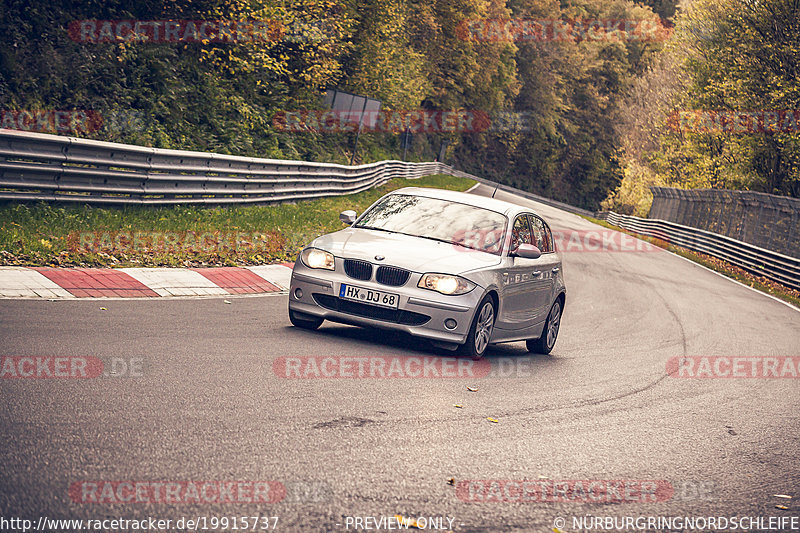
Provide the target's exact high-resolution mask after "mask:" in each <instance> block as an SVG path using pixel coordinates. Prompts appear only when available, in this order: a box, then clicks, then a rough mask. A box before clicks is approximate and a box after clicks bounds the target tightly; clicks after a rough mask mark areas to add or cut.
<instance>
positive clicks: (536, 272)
mask: <svg viewBox="0 0 800 533" xmlns="http://www.w3.org/2000/svg"><path fill="white" fill-rule="evenodd" d="M541 273H542V271H541V270H535V271H534V272H533V275H534V276H538V275H539V274H541Z"/></svg>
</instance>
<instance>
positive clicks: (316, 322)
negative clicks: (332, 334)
mask: <svg viewBox="0 0 800 533" xmlns="http://www.w3.org/2000/svg"><path fill="white" fill-rule="evenodd" d="M305 316H308V315H305ZM289 321H290V322H291V323H292V325H294V326H296V327H298V328H303V329H311V330H314V329H317V328H318V327H320V326H321V325H322V323H323V322H324V321H325V319H324V318H301V317H300V316H299V315H298V313H295V312H294V311H292V310H290V311H289Z"/></svg>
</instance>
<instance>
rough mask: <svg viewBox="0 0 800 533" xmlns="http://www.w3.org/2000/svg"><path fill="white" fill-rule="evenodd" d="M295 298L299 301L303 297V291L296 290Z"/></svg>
mask: <svg viewBox="0 0 800 533" xmlns="http://www.w3.org/2000/svg"><path fill="white" fill-rule="evenodd" d="M294 297H295V298H297V299H298V300H299V299H300V298H302V297H303V289H300V288H297V289H295V290H294Z"/></svg>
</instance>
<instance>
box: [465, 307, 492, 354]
mask: <svg viewBox="0 0 800 533" xmlns="http://www.w3.org/2000/svg"><path fill="white" fill-rule="evenodd" d="M496 315H497V313H496V310H495V307H494V300H492V297H491V296H489V295H488V294H487V295H486V296H484V297H483V300H481V303H480V305H478V310H477V311H476V312H475V318H473V319H472V326H471V327H470V328H469V335H467V342H465V343H464V344H462V345H461V348H460V351H461V354H462V355H466V356H469V357H471V358H472V360H473V361H477V360H479V359H481V358H483V356H484V354H485V353H486V349H487V348H488V347H489V341H491V339H492V330H493V329H494V320H495V316H496Z"/></svg>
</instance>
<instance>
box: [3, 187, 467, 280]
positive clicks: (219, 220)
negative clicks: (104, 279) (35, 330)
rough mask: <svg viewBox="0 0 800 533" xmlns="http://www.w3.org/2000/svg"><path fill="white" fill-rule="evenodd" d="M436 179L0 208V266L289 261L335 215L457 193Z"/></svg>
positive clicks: (333, 223) (332, 223)
mask: <svg viewBox="0 0 800 533" xmlns="http://www.w3.org/2000/svg"><path fill="white" fill-rule="evenodd" d="M474 183H475V182H474V181H472V180H468V179H464V178H456V177H453V176H446V175H442V174H438V175H434V176H426V177H424V178H420V179H415V180H407V179H394V180H391V181H389V182H388V183H386V184H384V185H382V186H380V187H376V188H374V189H370V190H368V191H364V192H360V193H357V194H351V195H347V196H336V197H330V198H321V199H316V200H306V201H301V202H297V203H291V204H280V205H270V206H226V207H205V206H174V207H149V206H130V207H119V208H118V207H111V208H105V207H91V206H88V205H80V206H79V205H74V206H73V205H68V206H62V205H56V204H49V203H39V204H34V205H30V204H6V205H3V206H0V265H3V266H10V265H18V266H57V267H135V266H138V267H141V266H148V267H155V266H170V267H202V266H234V265H253V264H267V263H278V262H281V261H294V259H295V257H296V256H297V254H298V252H299V251H300V250H301V249H302V247H303V246H305V245H306V244H308V243H309V242H310V241H311V240H312V239H314V238H315V237H317V236H319V235H322V234H324V233H329V232H331V231H336V230H339V229H342V228H343V227H344V226H343V225H342V223H341V222H340V221H339V213H340V212H342V211H344V210H345V209H353V210H355V211H357V212H359V213H361V212H362V211H364V209H366V208H367V207H368V206H369V205H370V204H372V203H373V202H374V201H375V200H377V199H378V198H380V197H381V196H383V195H384V194H386V193H388V192H390V191H393V190H395V189H399V188H401V187H408V186H416V187H436V188H440V189H449V190H456V191H464V190H467V189H469V188H470V187H471V186H472V185H474Z"/></svg>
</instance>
